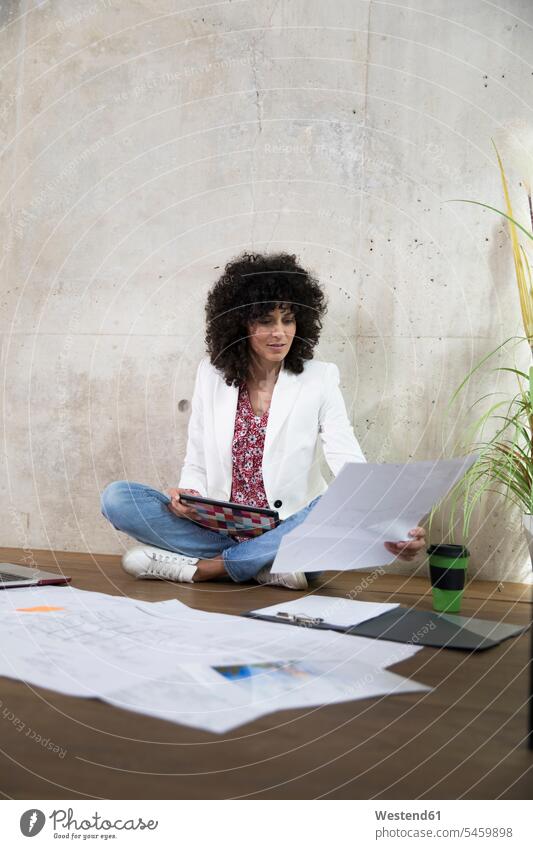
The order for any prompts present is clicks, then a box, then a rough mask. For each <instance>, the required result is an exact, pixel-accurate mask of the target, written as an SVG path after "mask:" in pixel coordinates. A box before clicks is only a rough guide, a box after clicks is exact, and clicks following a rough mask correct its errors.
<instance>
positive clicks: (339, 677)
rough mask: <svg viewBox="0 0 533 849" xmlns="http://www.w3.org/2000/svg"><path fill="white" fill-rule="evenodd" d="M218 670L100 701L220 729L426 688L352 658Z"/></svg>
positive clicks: (197, 672) (184, 671)
mask: <svg viewBox="0 0 533 849" xmlns="http://www.w3.org/2000/svg"><path fill="white" fill-rule="evenodd" d="M219 669H220V668H219ZM219 669H218V670H217V669H216V668H212V667H211V668H205V667H202V668H189V669H182V670H180V674H179V677H176V679H175V680H172V679H169V678H168V677H167V679H166V681H165V682H164V684H157V685H156V686H155V687H154V688H153V689H152V690H151V691H150V692H147V691H146V689H145V688H143V687H139V686H138V687H131V688H129V689H125V690H122V691H120V692H116V693H114V694H113V695H111V696H107V697H105V701H106V702H109V703H110V704H113V705H115V706H116V707H121V708H125V709H127V710H132V711H136V712H139V713H143V714H147V715H149V716H153V717H157V718H159V719H166V720H168V721H170V722H178V723H180V724H181V725H189V726H192V727H195V728H201V729H203V730H206V731H211V732H213V733H219V734H220V733H223V732H225V731H229V730H231V729H232V728H236V727H237V726H239V725H243V724H244V723H247V722H251V721H252V720H254V719H257V718H258V717H260V716H263V715H265V714H268V713H272V712H273V711H278V710H287V709H291V708H305V707H313V706H320V705H329V704H336V703H339V702H346V701H351V700H354V699H365V698H375V697H376V696H389V695H398V694H401V693H410V692H425V691H428V690H429V689H430V688H429V687H427V686H425V685H424V684H420V683H418V682H416V681H410V680H409V679H407V678H402V676H400V675H395V674H394V673H393V672H387V671H385V670H383V669H379V668H378V667H375V666H370V665H367V664H365V663H363V662H362V661H351V662H350V663H348V664H343V665H342V666H339V667H338V668H337V669H335V670H331V669H330V667H329V665H328V664H324V663H319V662H312V663H311V662H305V661H304V662H301V661H297V660H296V661H284V662H282V663H275V662H272V661H270V662H266V663H263V664H262V665H260V664H255V665H247V666H246V667H245V669H246V673H247V674H244V675H242V674H241V671H242V666H239V667H235V666H234V667H233V668H232V669H231V670H230V673H232V672H233V673H234V677H233V678H232V679H227V678H225V677H224V674H221V672H220V671H219ZM187 673H188V674H189V676H190V677H189V678H188V679H187V678H186V675H187Z"/></svg>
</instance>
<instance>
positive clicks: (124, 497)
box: [101, 481, 321, 583]
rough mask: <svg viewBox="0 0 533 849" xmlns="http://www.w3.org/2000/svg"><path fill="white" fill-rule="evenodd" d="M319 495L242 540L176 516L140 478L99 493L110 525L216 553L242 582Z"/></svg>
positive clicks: (145, 539)
mask: <svg viewBox="0 0 533 849" xmlns="http://www.w3.org/2000/svg"><path fill="white" fill-rule="evenodd" d="M320 497H321V496H320V495H318V496H317V497H316V498H315V499H313V501H311V502H310V503H309V504H308V505H307V506H306V507H304V508H303V509H302V510H299V511H298V512H297V513H293V515H292V516H289V517H288V518H287V519H284V520H283V521H281V522H280V524H279V525H278V526H277V528H273V529H272V530H271V531H266V532H265V533H264V534H262V535H261V536H259V537H253V538H252V539H249V540H246V541H244V542H239V541H238V540H235V539H233V538H232V537H229V536H225V535H223V534H219V533H218V532H217V531H211V530H209V529H208V528H202V527H201V525H197V524H195V522H191V521H190V520H189V519H185V518H182V517H181V516H176V515H175V514H174V513H172V512H171V511H170V510H169V509H168V505H169V504H170V498H169V497H168V495H164V494H163V493H162V492H159V491H158V490H157V489H152V488H151V487H149V486H145V485H144V484H141V483H133V482H130V481H114V482H113V483H110V484H109V486H107V487H106V488H105V489H104V491H103V493H102V499H101V505H102V514H103V516H105V518H106V519H107V520H108V521H109V522H111V524H112V525H113V527H115V528H116V529H117V530H118V531H123V532H124V533H125V534H128V536H131V537H133V538H134V539H136V540H138V541H139V542H142V543H145V544H146V545H154V546H156V547H157V548H164V549H167V551H175V552H177V553H178V554H185V555H187V557H198V558H199V559H200V560H208V559H210V558H212V557H216V556H217V555H219V554H221V555H222V558H223V560H224V567H225V569H226V572H227V573H228V575H229V576H230V578H231V579H232V580H233V581H236V582H237V583H241V582H242V581H249V580H250V579H251V578H253V577H254V576H255V575H257V573H258V572H259V570H260V569H262V568H263V566H269V565H270V564H271V563H272V562H273V560H274V557H275V556H276V552H277V550H278V548H279V544H280V542H281V538H282V537H283V535H284V534H286V533H288V531H291V530H292V529H293V528H295V527H296V526H297V525H300V524H301V523H302V522H303V520H304V519H305V517H306V516H307V514H308V513H309V511H310V510H312V509H313V507H314V505H315V504H316V503H317V501H318V500H319V499H320ZM318 574H319V573H318V572H311V573H309V575H308V576H307V577H309V578H316V577H317V575H318Z"/></svg>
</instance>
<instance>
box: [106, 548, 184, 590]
mask: <svg viewBox="0 0 533 849" xmlns="http://www.w3.org/2000/svg"><path fill="white" fill-rule="evenodd" d="M198 560H199V558H198V557H186V556H185V555H184V554H176V553H175V552H174V551H166V550H165V549H164V548H155V547H154V546H153V545H142V546H141V545H138V546H136V548H130V550H129V551H127V552H126V554H124V555H123V557H122V566H123V567H124V569H125V570H126V572H127V573H128V575H133V577H134V578H154V579H159V580H167V581H180V582H186V583H192V579H193V575H194V573H195V572H196V563H198Z"/></svg>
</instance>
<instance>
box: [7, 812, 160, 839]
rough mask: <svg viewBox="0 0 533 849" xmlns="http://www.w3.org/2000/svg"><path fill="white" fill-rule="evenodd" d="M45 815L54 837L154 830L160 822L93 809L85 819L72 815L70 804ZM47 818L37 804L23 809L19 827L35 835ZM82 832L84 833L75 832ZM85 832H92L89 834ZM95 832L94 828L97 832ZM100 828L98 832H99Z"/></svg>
mask: <svg viewBox="0 0 533 849" xmlns="http://www.w3.org/2000/svg"><path fill="white" fill-rule="evenodd" d="M48 819H50V820H51V821H52V825H53V829H54V837H58V838H65V837H66V838H72V839H73V840H75V839H81V838H82V837H83V838H84V839H85V838H87V837H100V838H101V839H102V840H110V839H112V838H114V837H117V836H118V835H117V834H115V833H113V832H117V831H119V832H120V831H144V830H145V829H148V830H149V831H155V829H156V828H157V826H158V825H159V821H158V820H147V821H146V822H145V821H144V820H143V818H142V817H136V818H135V819H116V820H110V819H106V818H104V817H102V816H101V814H99V813H97V812H95V813H94V814H93V815H92V816H91V817H90V818H88V819H81V818H80V819H75V818H74V811H73V809H72V808H69V809H68V810H67V811H65V810H63V809H62V808H59V809H58V810H56V811H52V813H51V814H49V816H48ZM45 822H46V816H45V815H44V813H43V812H42V811H39V810H38V809H37V808H30V809H29V810H28V811H24V813H23V814H22V816H21V818H20V830H21V832H22V834H23V835H24V836H25V837H35V835H36V834H39V832H40V831H41V830H42V828H43V826H44V824H45ZM78 832H83V834H78ZM87 832H92V833H90V834H88V833H87ZM94 832H97V833H96V834H95V833H94ZM98 832H100V833H98Z"/></svg>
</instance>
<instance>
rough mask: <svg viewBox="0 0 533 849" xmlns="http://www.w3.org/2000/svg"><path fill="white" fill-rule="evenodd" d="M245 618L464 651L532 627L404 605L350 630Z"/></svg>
mask: <svg viewBox="0 0 533 849" xmlns="http://www.w3.org/2000/svg"><path fill="white" fill-rule="evenodd" d="M242 615H243V616H248V617H250V618H251V619H262V620H264V621H267V622H278V623H280V622H285V623H286V624H287V625H296V626H297V627H300V628H316V629H317V630H322V631H339V632H340V633H343V634H351V635H353V636H356V637H371V638H374V639H376V640H391V641H392V642H395V643H411V644H413V645H418V646H431V647H433V648H446V649H461V650H463V651H483V650H484V649H489V648H492V647H493V646H497V645H498V644H499V643H501V642H502V641H503V640H507V639H508V638H509V637H515V636H517V635H518V634H522V633H524V631H527V630H528V628H529V627H530V626H529V625H509V624H507V623H505V622H497V621H492V620H490V619H475V618H474V617H467V616H458V615H456V614H451V613H435V611H433V610H415V609H414V608H410V607H401V606H400V607H395V608H394V609H393V610H388V611H386V612H385V613H382V614H381V615H379V616H376V617H374V618H373V619H367V620H366V621H365V622H361V623H360V624H358V625H354V626H348V627H346V626H344V625H334V624H332V623H328V622H325V621H324V620H323V619H321V618H320V617H316V616H305V615H303V614H294V615H291V614H289V613H282V612H280V613H278V614H277V615H276V616H267V615H263V614H261V613H257V612H256V611H249V612H247V613H243V614H242Z"/></svg>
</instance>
